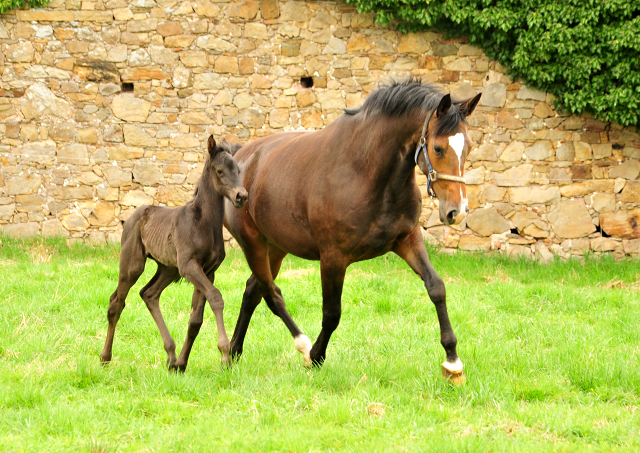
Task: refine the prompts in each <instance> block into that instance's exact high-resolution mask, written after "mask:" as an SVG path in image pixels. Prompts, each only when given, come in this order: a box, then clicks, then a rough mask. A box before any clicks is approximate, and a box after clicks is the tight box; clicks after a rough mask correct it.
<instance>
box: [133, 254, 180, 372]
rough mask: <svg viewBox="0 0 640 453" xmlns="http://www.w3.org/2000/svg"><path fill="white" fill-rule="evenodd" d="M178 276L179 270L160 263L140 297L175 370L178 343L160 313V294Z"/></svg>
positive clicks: (169, 364) (169, 365)
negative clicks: (151, 317) (158, 332)
mask: <svg viewBox="0 0 640 453" xmlns="http://www.w3.org/2000/svg"><path fill="white" fill-rule="evenodd" d="M177 276H178V269H176V268H175V267H168V266H165V265H164V264H161V263H158V270H157V271H156V273H155V275H154V276H153V278H152V279H151V280H150V281H149V283H147V284H146V285H145V286H144V288H142V289H141V290H140V297H142V300H144V303H145V304H146V305H147V308H148V309H149V311H150V312H151V316H153V320H154V321H155V322H156V325H157V326H158V330H160V336H161V337H162V343H163V345H164V350H165V351H167V366H168V367H169V368H173V367H174V364H175V363H176V343H175V341H173V338H172V337H171V334H170V333H169V329H167V325H166V324H165V322H164V318H163V317H162V312H161V311H160V294H162V291H164V289H165V288H166V287H167V286H169V285H170V284H171V282H173V281H174V280H175V279H176V277H177Z"/></svg>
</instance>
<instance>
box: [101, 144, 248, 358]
mask: <svg viewBox="0 0 640 453" xmlns="http://www.w3.org/2000/svg"><path fill="white" fill-rule="evenodd" d="M234 151H235V149H234V147H232V146H231V145H229V144H228V143H227V142H225V141H223V143H222V144H221V145H220V146H216V142H215V140H214V139H213V136H211V137H209V141H208V153H207V154H208V155H207V156H206V157H205V164H204V170H203V171H202V176H201V177H200V180H199V181H198V184H197V186H196V191H195V194H194V196H193V199H192V200H191V201H190V202H189V203H187V204H186V205H184V206H181V207H179V208H167V207H161V206H141V207H139V208H138V209H136V210H135V212H134V213H133V214H132V215H131V217H129V219H128V220H127V221H126V222H125V225H124V231H123V232H122V248H121V250H120V274H119V276H118V288H117V289H116V291H115V292H114V293H113V294H112V295H111V302H110V304H109V310H108V311H107V318H108V320H109V329H108V331H107V339H106V342H105V345H104V349H103V350H102V352H101V353H100V359H101V360H102V362H103V363H107V362H109V361H111V348H112V346H113V335H114V333H115V330H116V324H117V322H118V319H119V318H120V314H121V313H122V310H123V309H124V306H125V299H126V298H127V294H128V293H129V290H130V289H131V287H132V286H133V285H134V284H135V282H136V281H137V280H138V278H139V277H140V275H142V272H143V271H144V267H145V263H146V261H147V258H151V259H152V260H154V261H155V262H156V263H158V270H157V271H156V274H155V275H154V276H153V278H152V279H151V280H150V281H149V283H147V284H146V285H145V286H144V288H142V290H141V291H140V297H142V300H144V302H145V303H146V304H147V308H148V309H149V311H150V312H151V316H153V319H154V321H155V322H156V324H157V326H158V329H159V330H160V335H161V336H162V342H163V343H164V349H165V350H166V351H167V366H168V367H169V368H170V369H174V370H180V371H184V370H185V369H186V367H187V361H188V360H189V353H190V352H191V347H192V346H193V342H194V340H195V339H196V336H197V335H198V332H199V331H200V326H201V325H202V317H203V314H204V305H205V300H206V301H208V302H209V305H210V306H211V309H212V310H213V313H214V314H215V317H216V325H217V327H218V349H220V352H221V353H222V363H223V364H228V363H229V350H230V347H229V339H228V337H227V333H226V331H225V329H224V323H223V321H222V310H223V308H224V302H223V300H222V295H221V294H220V291H218V289H217V288H216V287H215V286H213V279H214V273H215V271H216V269H218V266H220V263H222V260H224V256H225V253H224V241H223V239H222V219H223V215H224V211H223V209H224V206H223V205H224V198H225V197H226V198H227V199H228V200H230V202H231V203H232V205H233V206H235V207H236V208H240V207H242V206H243V205H244V203H245V201H246V200H247V191H246V190H245V189H244V187H242V185H241V182H240V177H239V174H238V173H239V172H238V165H237V164H236V162H235V160H234V159H233V157H232V153H233V152H234ZM180 277H184V278H185V279H187V280H189V281H190V282H191V283H193V286H194V290H193V298H192V301H191V317H190V318H189V328H188V330H187V338H186V340H185V342H184V346H183V347H182V350H181V351H180V356H179V357H178V358H177V359H176V344H175V342H174V341H173V338H172V337H171V334H169V330H168V329H167V326H166V324H165V322H164V319H163V318H162V313H161V312H160V294H162V291H164V289H165V288H166V287H167V286H169V284H171V282H174V281H176V280H178V279H179V278H180Z"/></svg>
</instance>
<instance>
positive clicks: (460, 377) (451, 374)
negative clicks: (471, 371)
mask: <svg viewBox="0 0 640 453" xmlns="http://www.w3.org/2000/svg"><path fill="white" fill-rule="evenodd" d="M442 378H443V379H444V380H445V381H448V382H451V383H452V384H454V385H457V386H461V385H463V384H464V383H465V382H466V380H467V377H466V376H465V375H464V365H463V364H462V362H461V361H460V359H457V360H456V361H455V362H444V363H443V364H442Z"/></svg>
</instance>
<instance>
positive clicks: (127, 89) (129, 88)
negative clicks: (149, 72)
mask: <svg viewBox="0 0 640 453" xmlns="http://www.w3.org/2000/svg"><path fill="white" fill-rule="evenodd" d="M122 91H123V92H124V93H132V92H133V83H131V82H124V83H123V84H122Z"/></svg>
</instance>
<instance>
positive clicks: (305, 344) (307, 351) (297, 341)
mask: <svg viewBox="0 0 640 453" xmlns="http://www.w3.org/2000/svg"><path fill="white" fill-rule="evenodd" d="M293 345H294V346H295V347H296V350H297V351H298V352H299V353H300V354H302V356H303V357H304V366H305V367H307V368H309V367H310V366H311V365H312V361H311V340H309V337H308V336H306V335H304V334H302V333H301V334H300V335H298V336H297V337H295V338H294V339H293Z"/></svg>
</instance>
